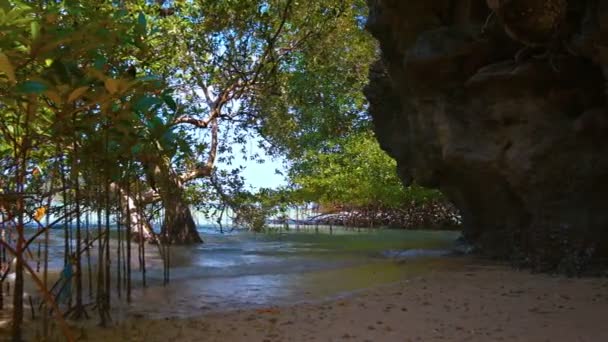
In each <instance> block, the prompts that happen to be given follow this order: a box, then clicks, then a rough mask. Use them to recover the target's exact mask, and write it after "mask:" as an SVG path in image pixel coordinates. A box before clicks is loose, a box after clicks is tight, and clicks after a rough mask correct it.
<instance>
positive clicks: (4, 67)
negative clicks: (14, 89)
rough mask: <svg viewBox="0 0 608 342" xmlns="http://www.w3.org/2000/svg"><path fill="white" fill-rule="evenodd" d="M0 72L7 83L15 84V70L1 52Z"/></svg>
mask: <svg viewBox="0 0 608 342" xmlns="http://www.w3.org/2000/svg"><path fill="white" fill-rule="evenodd" d="M0 72H3V73H4V74H5V75H6V77H8V79H9V81H11V82H17V78H16V77H15V69H14V68H13V65H12V64H11V61H10V60H9V59H8V57H7V56H6V55H5V54H4V53H2V52H0Z"/></svg>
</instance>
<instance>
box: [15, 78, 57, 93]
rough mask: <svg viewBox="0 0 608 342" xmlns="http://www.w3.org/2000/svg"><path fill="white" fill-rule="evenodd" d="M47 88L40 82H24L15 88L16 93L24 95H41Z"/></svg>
mask: <svg viewBox="0 0 608 342" xmlns="http://www.w3.org/2000/svg"><path fill="white" fill-rule="evenodd" d="M48 89H49V87H48V86H47V85H46V84H44V83H42V82H40V81H25V82H23V83H21V84H19V85H18V86H17V91H19V92H21V93H24V94H42V93H44V92H45V91H47V90H48Z"/></svg>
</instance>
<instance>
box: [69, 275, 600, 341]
mask: <svg viewBox="0 0 608 342" xmlns="http://www.w3.org/2000/svg"><path fill="white" fill-rule="evenodd" d="M371 276H373V274H370V277H371ZM606 317H608V280H607V279H565V278H560V277H551V276H547V275H532V274H529V273H526V272H517V271H513V270H511V269H509V268H506V267H501V266H486V265H480V264H476V265H474V266H467V267H465V268H464V269H461V270H458V271H454V270H452V271H446V270H442V271H434V272H431V273H429V274H427V275H425V276H418V277H414V278H412V279H410V280H404V281H401V282H398V283H394V284H390V285H384V286H380V287H376V288H373V289H369V290H364V291H360V292H356V293H352V294H350V295H347V296H345V297H342V298H339V299H333V300H330V301H325V302H320V303H302V304H296V305H291V306H286V307H270V308H264V309H251V310H238V311H233V312H225V313H213V314H208V315H204V316H201V317H198V318H193V319H171V318H167V319H164V320H149V319H145V318H142V317H133V318H132V319H131V320H130V321H128V322H127V323H124V324H123V325H121V326H118V327H114V328H112V329H110V330H99V329H94V330H87V331H86V332H81V333H80V336H81V338H82V339H83V340H86V341H178V340H179V341H180V342H181V341H218V342H219V341H222V342H223V341H608V325H607V324H606Z"/></svg>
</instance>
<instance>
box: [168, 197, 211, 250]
mask: <svg viewBox="0 0 608 342" xmlns="http://www.w3.org/2000/svg"><path fill="white" fill-rule="evenodd" d="M173 190H174V191H171V194H167V197H165V196H162V195H161V196H162V197H163V205H164V208H165V218H164V221H163V225H162V230H161V231H162V236H163V238H164V239H165V242H167V243H170V244H194V243H202V242H203V240H202V239H201V237H200V236H199V234H198V231H197V230H196V224H195V223H194V218H193V217H192V212H191V211H190V207H189V206H188V205H187V204H186V203H184V200H183V198H182V196H180V195H181V192H182V191H181V190H182V189H181V188H176V189H173ZM175 190H179V191H175Z"/></svg>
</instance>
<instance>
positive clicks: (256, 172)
mask: <svg viewBox="0 0 608 342" xmlns="http://www.w3.org/2000/svg"><path fill="white" fill-rule="evenodd" d="M247 149H248V151H247V153H248V154H249V155H251V154H256V153H257V154H259V155H260V156H261V158H262V159H264V160H265V162H264V163H262V164H259V163H257V162H256V161H254V160H248V159H247V158H246V156H245V155H243V153H242V151H241V149H240V148H233V155H234V157H235V158H234V162H233V165H230V166H227V165H226V164H223V163H220V162H218V163H217V167H218V168H219V169H233V168H235V167H237V166H241V165H242V166H244V167H245V169H244V170H243V172H242V176H243V177H244V178H245V183H246V185H247V186H248V187H249V186H251V187H253V188H255V189H259V188H276V187H279V186H281V185H286V184H287V182H286V181H285V177H284V176H281V175H278V174H276V172H275V171H276V170H277V169H278V170H281V171H284V170H285V168H284V167H283V163H284V159H283V158H276V157H275V158H272V157H270V156H269V155H268V154H267V153H266V151H264V149H262V148H260V147H259V146H258V144H257V141H256V139H255V138H250V143H248V146H247Z"/></svg>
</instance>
